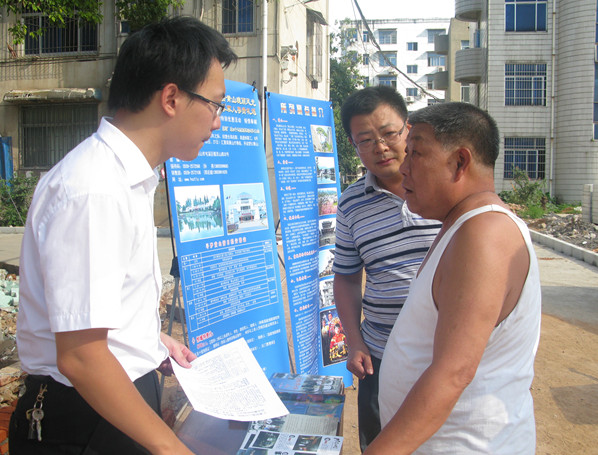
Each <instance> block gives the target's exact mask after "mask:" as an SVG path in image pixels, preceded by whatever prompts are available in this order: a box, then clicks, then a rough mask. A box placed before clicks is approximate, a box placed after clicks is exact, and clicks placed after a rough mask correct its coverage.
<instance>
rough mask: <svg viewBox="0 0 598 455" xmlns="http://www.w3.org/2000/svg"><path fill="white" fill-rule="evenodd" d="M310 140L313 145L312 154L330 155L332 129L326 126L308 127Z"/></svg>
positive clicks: (331, 149)
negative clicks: (309, 128)
mask: <svg viewBox="0 0 598 455" xmlns="http://www.w3.org/2000/svg"><path fill="white" fill-rule="evenodd" d="M310 126H311V140H312V142H313V144H314V152H319V153H332V152H333V150H334V149H333V148H332V139H333V138H332V128H330V126H328V125H310Z"/></svg>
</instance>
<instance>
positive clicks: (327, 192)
mask: <svg viewBox="0 0 598 455" xmlns="http://www.w3.org/2000/svg"><path fill="white" fill-rule="evenodd" d="M337 207H338V191H337V189H336V188H322V189H318V215H320V216H322V215H335V214H336V209H337Z"/></svg>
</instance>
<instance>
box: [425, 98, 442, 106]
mask: <svg viewBox="0 0 598 455" xmlns="http://www.w3.org/2000/svg"><path fill="white" fill-rule="evenodd" d="M444 102H445V100H443V99H441V98H428V106H432V105H433V104H442V103H444Z"/></svg>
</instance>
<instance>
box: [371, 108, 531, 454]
mask: <svg viewBox="0 0 598 455" xmlns="http://www.w3.org/2000/svg"><path fill="white" fill-rule="evenodd" d="M409 123H410V124H411V125H412V128H411V130H410V132H409V136H408V138H407V149H406V157H405V160H404V162H403V164H402V165H401V172H402V174H403V186H404V188H405V192H406V197H405V199H406V201H407V204H408V206H409V209H410V210H411V211H413V212H415V213H418V214H419V215H421V216H423V217H424V218H428V219H436V220H439V221H441V222H442V229H441V230H440V233H439V234H438V237H437V238H436V240H435V242H434V244H433V245H432V247H431V249H430V252H429V253H428V255H427V257H426V258H425V259H424V262H423V264H422V266H421V268H420V270H419V272H418V276H417V278H416V279H415V280H414V281H413V282H412V285H411V288H410V291H409V296H408V298H407V301H406V303H405V307H404V309H403V311H402V312H401V313H400V315H399V318H398V319H397V322H396V324H395V326H394V328H393V331H392V333H391V335H390V337H389V340H388V344H387V346H386V349H385V351H384V356H383V359H382V366H381V371H380V395H379V402H380V417H381V423H382V426H383V429H382V432H381V433H380V435H379V436H378V437H377V438H376V439H375V440H374V442H373V443H372V444H370V445H369V447H368V448H367V450H366V451H365V452H364V453H365V454H369V455H371V454H393V455H398V454H410V453H421V454H428V455H429V454H441V453H442V454H448V453H451V454H474V453H475V454H480V453H487V454H494V455H496V454H515V453H517V454H530V455H531V454H533V453H534V452H535V423H534V413H533V403H532V397H531V394H530V391H529V388H530V386H531V382H532V379H533V362H534V356H535V353H536V350H537V346H538V340H539V334H540V314H541V295H540V280H539V275H538V266H537V259H536V257H535V253H534V250H533V246H532V242H531V239H530V236H529V232H528V230H527V227H526V226H525V224H524V223H523V222H522V221H521V220H520V219H519V218H517V217H516V216H515V215H513V214H512V213H511V212H510V211H508V209H507V208H506V207H505V205H504V204H503V203H502V201H501V200H500V198H499V197H498V196H497V195H496V193H495V190H494V177H493V175H494V163H495V161H496V158H497V156H498V152H499V133H498V128H497V127H496V123H495V122H494V120H493V119H492V118H491V117H490V116H489V115H488V114H487V113H486V112H484V111H482V110H480V109H479V108H477V107H475V106H473V105H470V104H465V103H447V104H438V105H433V106H429V107H427V108H424V109H422V110H420V111H418V112H416V113H414V114H412V115H411V116H410V117H409Z"/></svg>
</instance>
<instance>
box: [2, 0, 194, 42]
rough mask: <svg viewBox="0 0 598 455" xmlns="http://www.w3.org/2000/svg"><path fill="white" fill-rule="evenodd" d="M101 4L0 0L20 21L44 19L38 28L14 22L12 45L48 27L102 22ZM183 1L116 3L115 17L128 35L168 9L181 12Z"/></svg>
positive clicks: (90, 1) (71, 0)
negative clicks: (25, 16) (124, 23)
mask: <svg viewBox="0 0 598 455" xmlns="http://www.w3.org/2000/svg"><path fill="white" fill-rule="evenodd" d="M102 4H103V3H102V2H101V1H100V0H0V7H4V8H6V10H7V12H8V14H9V15H10V14H14V15H15V16H16V17H17V19H19V18H20V17H19V16H21V15H22V14H24V13H41V14H43V15H44V16H45V17H46V18H47V22H46V21H44V22H43V25H42V26H41V27H35V28H32V27H28V25H27V23H26V22H25V21H20V20H17V21H15V23H14V24H13V25H11V26H10V27H9V29H8V31H9V33H10V34H11V35H12V38H13V39H12V41H13V43H14V44H21V43H23V42H24V41H25V38H26V37H27V36H29V37H32V38H36V37H39V36H42V35H43V34H44V33H45V32H46V30H47V28H48V27H59V28H60V27H65V26H66V25H67V24H68V23H69V22H70V21H72V20H74V19H81V20H83V21H85V22H88V23H90V24H99V23H101V22H102V21H103V20H104V16H103V15H102V12H101V11H102ZM183 4H184V0H133V1H125V0H116V2H115V5H116V9H117V10H116V16H117V18H118V19H122V20H126V21H127V22H128V23H129V25H130V26H131V31H135V30H139V29H140V28H142V27H143V26H144V25H146V24H150V23H152V22H158V21H159V20H160V19H162V18H163V17H165V16H166V15H167V14H168V7H170V6H173V7H175V8H180V7H182V6H183Z"/></svg>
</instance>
